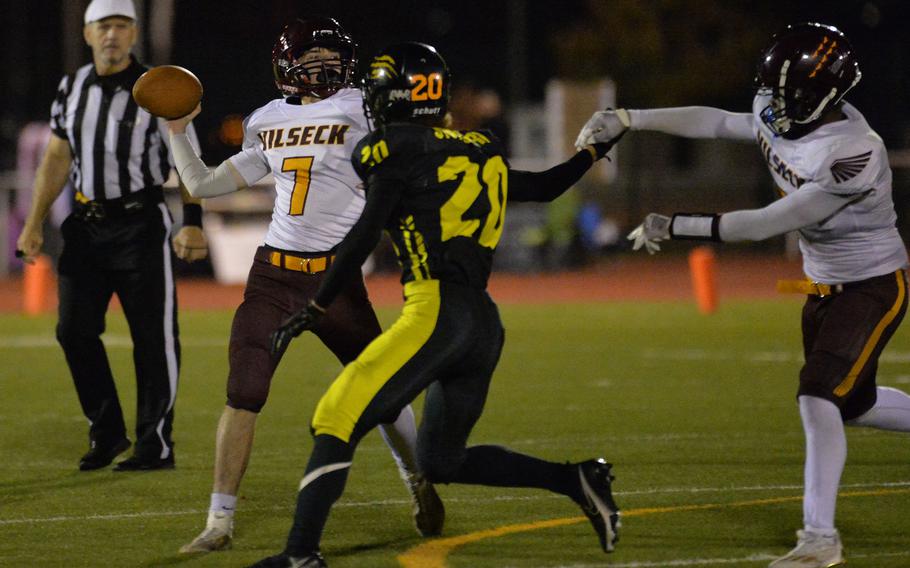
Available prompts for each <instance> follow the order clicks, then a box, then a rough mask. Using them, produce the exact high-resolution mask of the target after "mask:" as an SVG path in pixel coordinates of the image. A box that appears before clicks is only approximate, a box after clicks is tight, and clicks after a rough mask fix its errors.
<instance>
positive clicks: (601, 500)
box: [578, 458, 620, 552]
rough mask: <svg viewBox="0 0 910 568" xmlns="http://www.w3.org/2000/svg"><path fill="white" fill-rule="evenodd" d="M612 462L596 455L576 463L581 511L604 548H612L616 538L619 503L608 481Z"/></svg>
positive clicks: (617, 535)
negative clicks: (593, 458) (580, 495)
mask: <svg viewBox="0 0 910 568" xmlns="http://www.w3.org/2000/svg"><path fill="white" fill-rule="evenodd" d="M612 468H613V464H609V463H607V462H605V461H604V460H603V458H599V459H596V460H588V461H586V462H581V463H580V464H578V480H579V483H580V484H581V493H582V496H583V500H582V502H581V510H582V511H584V513H585V515H586V516H587V517H588V520H589V521H591V525H592V526H593V527H594V531H595V532H596V533H597V538H598V539H600V547H601V548H602V549H603V551H604V552H613V549H614V547H615V546H616V543H617V542H618V541H619V527H620V522H619V507H617V506H616V502H615V501H614V500H613V493H612V491H611V489H610V482H612V481H613V480H614V479H615V478H614V477H613V476H612V475H610V470H611V469H612Z"/></svg>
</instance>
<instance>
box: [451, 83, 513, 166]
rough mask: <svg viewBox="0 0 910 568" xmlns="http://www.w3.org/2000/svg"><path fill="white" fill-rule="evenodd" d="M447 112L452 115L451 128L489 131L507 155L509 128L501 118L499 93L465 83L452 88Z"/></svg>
mask: <svg viewBox="0 0 910 568" xmlns="http://www.w3.org/2000/svg"><path fill="white" fill-rule="evenodd" d="M449 112H451V113H452V128H454V129H456V130H491V131H492V132H493V134H495V135H496V137H497V138H499V139H500V140H501V141H502V143H503V145H504V146H505V148H506V153H507V154H508V153H509V126H508V124H507V123H506V121H505V119H504V118H503V114H502V99H501V98H500V96H499V93H497V92H496V91H494V90H493V89H486V88H480V87H478V86H477V85H475V84H473V83H471V82H470V81H465V82H464V83H462V84H460V85H458V86H456V87H453V88H452V98H451V100H450V101H449Z"/></svg>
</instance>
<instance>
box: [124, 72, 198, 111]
mask: <svg viewBox="0 0 910 568" xmlns="http://www.w3.org/2000/svg"><path fill="white" fill-rule="evenodd" d="M133 99H135V101H136V104H138V105H139V106H141V107H142V108H144V109H145V110H147V111H149V112H150V113H151V114H153V115H155V116H160V117H162V118H166V119H169V120H170V119H174V118H180V117H181V116H186V115H188V114H189V113H191V112H193V109H194V108H196V105H198V104H199V101H200V100H202V83H200V82H199V79H197V78H196V76H195V75H193V73H191V72H190V71H189V70H187V69H184V68H183V67H178V66H176V65H160V66H158V67H153V68H151V69H149V70H148V71H146V72H145V73H143V74H142V76H141V77H139V79H137V80H136V84H135V85H133Z"/></svg>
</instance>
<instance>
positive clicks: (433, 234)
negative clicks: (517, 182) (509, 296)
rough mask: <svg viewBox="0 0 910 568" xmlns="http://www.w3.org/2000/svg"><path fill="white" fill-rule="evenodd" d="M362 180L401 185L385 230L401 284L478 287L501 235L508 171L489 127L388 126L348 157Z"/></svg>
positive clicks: (487, 273)
mask: <svg viewBox="0 0 910 568" xmlns="http://www.w3.org/2000/svg"><path fill="white" fill-rule="evenodd" d="M351 160H352V162H353V163H354V169H355V171H356V172H357V174H358V175H359V176H360V178H361V179H362V180H364V181H365V182H366V183H367V190H368V191H369V186H370V184H371V183H375V182H376V181H378V180H382V181H383V182H394V183H396V184H400V185H401V186H402V187H403V188H404V190H403V193H402V196H401V200H400V202H399V205H398V207H397V209H396V210H395V211H394V213H393V214H392V216H391V218H390V219H389V222H388V224H387V226H386V230H387V231H388V233H389V235H390V236H391V238H392V243H393V244H394V246H395V252H396V254H397V255H398V261H399V263H400V264H401V267H402V276H401V282H402V283H406V282H411V281H416V280H430V279H434V280H442V281H445V282H454V283H458V284H464V285H468V286H471V287H476V288H480V289H483V288H485V287H486V285H487V280H488V279H489V276H490V270H491V268H492V264H493V251H494V249H495V248H496V244H497V243H498V242H499V237H500V236H501V235H502V228H503V221H504V218H505V208H506V207H505V206H506V198H507V194H508V179H509V171H508V164H507V162H506V159H505V157H504V156H503V149H502V145H501V144H500V143H499V141H498V140H497V139H496V138H495V137H494V136H493V135H492V134H489V133H486V132H484V133H481V132H473V131H472V132H459V131H455V130H450V129H446V128H437V127H428V126H422V125H415V124H391V125H388V126H386V127H385V128H383V129H380V130H376V131H373V132H372V133H371V134H370V135H368V136H366V137H365V138H364V139H363V140H361V141H360V142H359V143H358V144H357V147H356V148H355V150H354V155H353V156H352V158H351Z"/></svg>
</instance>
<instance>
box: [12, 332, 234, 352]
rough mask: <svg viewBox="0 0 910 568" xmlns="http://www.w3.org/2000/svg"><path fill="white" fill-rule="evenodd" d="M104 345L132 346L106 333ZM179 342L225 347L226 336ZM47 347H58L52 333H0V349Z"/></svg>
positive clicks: (124, 337)
mask: <svg viewBox="0 0 910 568" xmlns="http://www.w3.org/2000/svg"><path fill="white" fill-rule="evenodd" d="M101 340H102V341H104V345H105V347H114V348H118V347H121V348H130V349H131V348H132V347H133V340H132V339H130V336H129V335H120V334H115V333H108V334H105V335H102V336H101ZM180 344H181V345H182V346H183V347H227V344H228V337H227V335H225V336H223V337H199V336H192V335H191V336H187V335H183V336H181V337H180ZM48 347H54V348H57V347H59V346H58V344H57V340H56V339H55V338H54V335H53V334H41V335H0V349H45V348H48Z"/></svg>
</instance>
